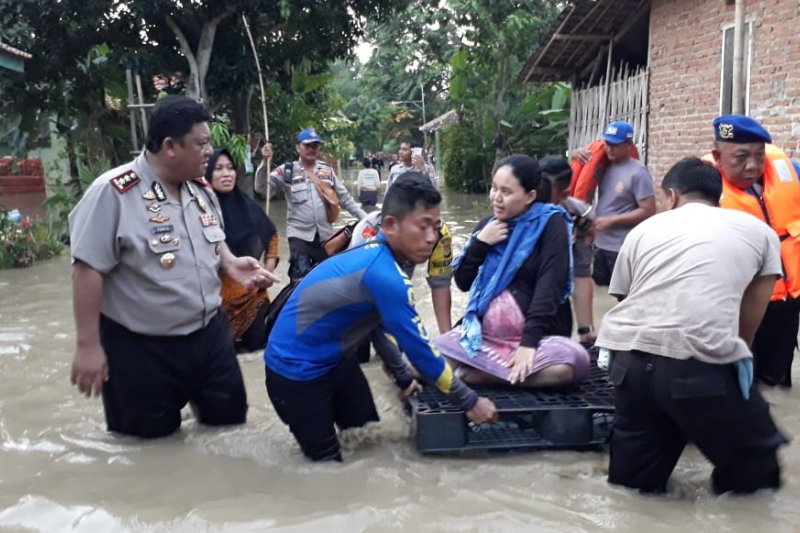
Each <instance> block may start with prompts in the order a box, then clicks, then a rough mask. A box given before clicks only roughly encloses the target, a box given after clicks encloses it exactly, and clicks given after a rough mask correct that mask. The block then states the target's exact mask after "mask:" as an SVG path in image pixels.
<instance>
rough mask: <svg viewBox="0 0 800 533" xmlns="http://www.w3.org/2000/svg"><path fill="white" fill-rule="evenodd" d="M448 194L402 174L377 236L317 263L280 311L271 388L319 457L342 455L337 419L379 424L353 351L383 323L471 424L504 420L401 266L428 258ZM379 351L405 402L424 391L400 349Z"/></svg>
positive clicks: (307, 448) (269, 353) (347, 424)
mask: <svg viewBox="0 0 800 533" xmlns="http://www.w3.org/2000/svg"><path fill="white" fill-rule="evenodd" d="M441 199H442V197H441V195H440V194H439V193H438V192H437V191H436V189H435V188H434V187H433V185H432V184H431V181H430V179H428V178H427V177H425V176H423V175H421V174H414V175H406V176H404V177H403V179H402V180H399V181H398V182H397V183H395V184H394V185H393V186H392V188H391V189H390V190H389V192H387V194H386V198H385V199H384V202H383V210H382V226H381V233H379V234H378V236H377V237H376V238H375V240H374V241H371V242H369V243H368V244H366V245H364V246H363V247H359V248H357V249H354V250H351V251H348V252H344V253H342V254H339V255H337V256H334V257H332V258H330V259H328V260H327V261H325V262H324V263H321V264H320V265H319V266H317V267H316V268H314V270H312V271H311V272H310V273H309V274H308V275H307V276H306V277H305V278H303V280H302V281H301V282H300V284H299V285H298V286H297V289H295V291H294V293H293V294H292V296H291V297H290V298H289V300H288V301H287V303H286V306H285V307H284V308H283V310H282V311H281V312H280V315H279V316H278V320H277V321H276V323H275V327H274V329H273V330H272V333H271V335H270V339H269V343H268V344H267V349H266V350H265V352H264V360H265V363H266V376H267V377H266V385H267V393H268V394H269V398H270V400H271V401H272V404H273V406H274V407H275V411H276V412H277V413H278V416H279V417H280V418H281V420H283V422H285V423H286V424H288V425H289V428H290V429H291V431H292V434H294V436H295V439H297V442H298V443H299V444H300V447H301V448H302V450H303V453H304V454H305V455H306V456H307V457H308V458H310V459H312V460H314V461H324V460H335V461H341V460H342V455H341V452H340V449H339V441H338V440H337V438H336V430H335V427H334V425H336V426H338V427H339V428H340V429H347V428H353V427H360V426H363V425H365V424H367V423H368V422H374V421H377V420H378V413H377V411H376V409H375V403H374V401H373V399H372V393H371V391H370V389H369V385H368V384H367V380H366V378H365V377H364V374H363V373H362V371H361V369H360V367H359V365H358V362H357V361H356V359H355V357H354V352H355V351H356V348H357V347H358V345H359V344H360V343H361V342H362V341H364V340H365V339H366V338H367V337H368V336H369V334H370V332H371V331H372V330H373V329H375V328H376V327H377V326H379V325H380V326H382V327H383V328H384V329H385V330H386V331H387V332H388V333H390V334H392V335H393V336H394V337H395V338H396V339H397V341H398V343H399V345H400V348H401V349H402V350H403V351H404V352H405V353H406V356H407V357H408V359H409V360H410V361H411V363H412V364H413V365H414V366H415V367H416V369H417V370H418V371H419V373H420V374H421V375H422V376H423V377H425V378H426V379H427V380H428V381H430V382H431V383H434V384H435V386H436V387H437V388H438V389H439V390H441V391H442V392H444V393H445V394H448V395H449V397H450V401H451V402H453V404H455V405H456V406H458V407H460V408H461V409H463V410H464V411H466V415H467V417H468V418H469V419H470V420H471V421H473V422H475V423H479V424H480V423H484V422H493V421H495V420H497V410H496V409H495V406H494V404H493V403H492V402H491V400H489V399H487V398H482V397H478V395H477V394H476V393H475V392H474V391H473V390H472V389H470V388H469V387H467V386H466V385H465V384H464V383H463V382H461V380H459V379H458V378H457V377H456V376H455V375H454V374H453V372H452V371H451V369H450V367H449V366H448V365H447V363H446V362H445V360H444V359H443V358H442V357H441V356H440V355H439V353H438V352H437V351H436V350H435V349H434V348H433V347H432V346H431V344H430V342H429V340H428V334H427V332H426V331H425V327H424V326H423V325H422V320H421V319H420V317H419V315H418V314H417V310H416V308H415V307H414V294H413V291H412V289H411V287H412V283H411V280H410V279H408V277H407V276H406V274H405V273H404V271H403V265H405V264H409V263H413V264H420V263H423V262H425V261H426V260H427V259H428V257H430V255H431V251H432V249H433V246H434V244H435V243H436V240H437V238H438V236H439V227H440V225H441V218H440V216H439V203H440V202H441ZM379 354H380V355H381V356H382V357H385V358H386V359H387V360H386V363H387V367H388V368H389V369H390V371H391V372H392V373H393V374H394V377H395V383H396V384H397V386H398V387H399V388H400V389H401V390H402V391H403V392H402V394H401V398H402V399H406V398H408V396H410V395H411V394H413V393H414V392H416V391H418V390H420V389H421V387H420V385H419V384H418V383H417V382H416V381H415V380H414V379H413V377H412V376H411V373H410V372H409V369H408V367H407V366H406V365H405V363H404V362H403V361H402V360H400V359H399V357H396V358H392V357H391V355H392V354H397V352H396V351H388V352H385V353H384V352H379Z"/></svg>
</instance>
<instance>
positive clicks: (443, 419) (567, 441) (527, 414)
mask: <svg viewBox="0 0 800 533" xmlns="http://www.w3.org/2000/svg"><path fill="white" fill-rule="evenodd" d="M475 390H476V391H477V392H478V394H480V395H481V396H486V397H488V398H489V399H491V400H492V401H493V402H494V404H495V406H496V407H497V410H498V412H499V414H500V419H499V421H498V422H496V423H494V424H474V423H472V422H470V421H469V420H467V418H466V416H464V412H463V411H462V410H460V409H458V408H457V407H455V406H453V405H452V404H451V403H450V402H449V400H448V399H447V396H445V395H444V394H442V393H441V392H439V391H438V390H436V388H435V387H431V386H428V387H426V388H425V390H424V391H423V392H422V393H420V394H419V395H417V396H415V397H413V398H411V400H410V402H409V403H410V408H411V415H412V425H413V427H414V429H415V436H416V437H415V438H416V445H417V449H418V450H419V451H421V452H423V453H429V452H448V451H471V450H513V449H528V450H536V449H596V448H600V447H602V446H603V445H604V444H606V443H607V442H608V438H609V436H610V433H611V426H612V424H613V419H614V414H613V413H614V389H613V386H612V385H611V382H610V381H609V380H608V375H607V374H606V372H605V371H604V370H601V369H599V368H597V367H596V366H592V369H591V371H590V373H589V377H588V378H587V379H586V380H584V381H583V382H582V383H581V384H580V385H578V386H575V387H572V388H569V389H564V390H550V391H545V390H523V389H516V388H510V387H505V388H504V387H475Z"/></svg>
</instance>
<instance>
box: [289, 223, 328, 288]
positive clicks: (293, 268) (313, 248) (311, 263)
mask: <svg viewBox="0 0 800 533" xmlns="http://www.w3.org/2000/svg"><path fill="white" fill-rule="evenodd" d="M327 258H328V254H327V252H325V249H324V248H323V247H322V243H321V242H320V240H319V234H316V235H314V240H313V241H310V242H309V241H304V240H302V239H298V238H297V237H289V278H291V279H292V281H295V280H298V279H300V278H302V277H303V276H305V275H306V274H308V271H309V270H311V269H312V268H314V267H315V266H316V265H317V264H318V263H321V262H323V261H324V260H326V259H327Z"/></svg>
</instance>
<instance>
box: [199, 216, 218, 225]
mask: <svg viewBox="0 0 800 533" xmlns="http://www.w3.org/2000/svg"><path fill="white" fill-rule="evenodd" d="M218 223H219V222H217V217H216V216H215V215H200V224H202V225H203V227H204V228H207V227H209V226H216V225H217V224H218Z"/></svg>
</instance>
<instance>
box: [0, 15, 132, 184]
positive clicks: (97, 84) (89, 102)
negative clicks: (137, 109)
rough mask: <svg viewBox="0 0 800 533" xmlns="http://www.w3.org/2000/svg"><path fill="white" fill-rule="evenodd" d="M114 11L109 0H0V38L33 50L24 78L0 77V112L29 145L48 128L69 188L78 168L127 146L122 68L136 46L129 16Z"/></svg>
mask: <svg viewBox="0 0 800 533" xmlns="http://www.w3.org/2000/svg"><path fill="white" fill-rule="evenodd" d="M113 7H114V2H112V1H111V0H61V1H59V2H35V1H30V0H22V1H19V0H17V1H15V0H0V17H1V18H2V20H5V21H11V22H10V23H9V24H6V25H4V27H3V29H2V30H1V34H2V38H3V40H5V41H6V42H9V43H12V44H13V45H14V46H17V47H19V48H22V49H26V50H30V51H31V52H33V53H34V58H33V59H31V60H29V61H27V63H26V66H25V67H26V68H25V73H24V75H20V76H3V77H0V113H2V115H3V116H4V117H19V122H18V124H19V129H20V130H21V131H23V132H25V133H27V134H28V144H29V145H30V146H35V145H36V144H37V143H38V142H39V134H40V133H41V132H42V127H41V125H42V123H47V121H52V122H53V123H55V126H56V129H57V131H58V133H59V134H60V135H61V136H62V137H63V138H64V141H65V143H66V152H67V153H66V158H67V161H68V169H69V176H68V179H67V181H70V182H71V183H72V184H73V186H74V187H75V188H76V189H80V186H79V167H80V166H81V165H89V166H92V167H96V166H99V165H100V164H101V162H102V161H104V160H108V159H109V158H111V160H112V162H118V157H117V156H118V155H120V154H122V155H124V154H125V153H126V152H127V149H128V147H129V146H130V144H129V142H130V141H129V140H128V133H127V129H126V128H125V122H124V116H123V115H122V113H121V112H122V106H123V104H122V102H123V98H124V95H125V86H124V83H123V82H122V80H124V72H123V68H122V64H123V56H124V55H125V53H126V52H125V50H126V49H136V47H137V46H138V44H139V42H140V41H139V37H138V35H136V32H135V31H134V30H133V29H132V28H133V20H132V19H131V18H130V13H127V12H124V11H117V12H114V11H113V9H112V8H113ZM45 131H46V130H45Z"/></svg>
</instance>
